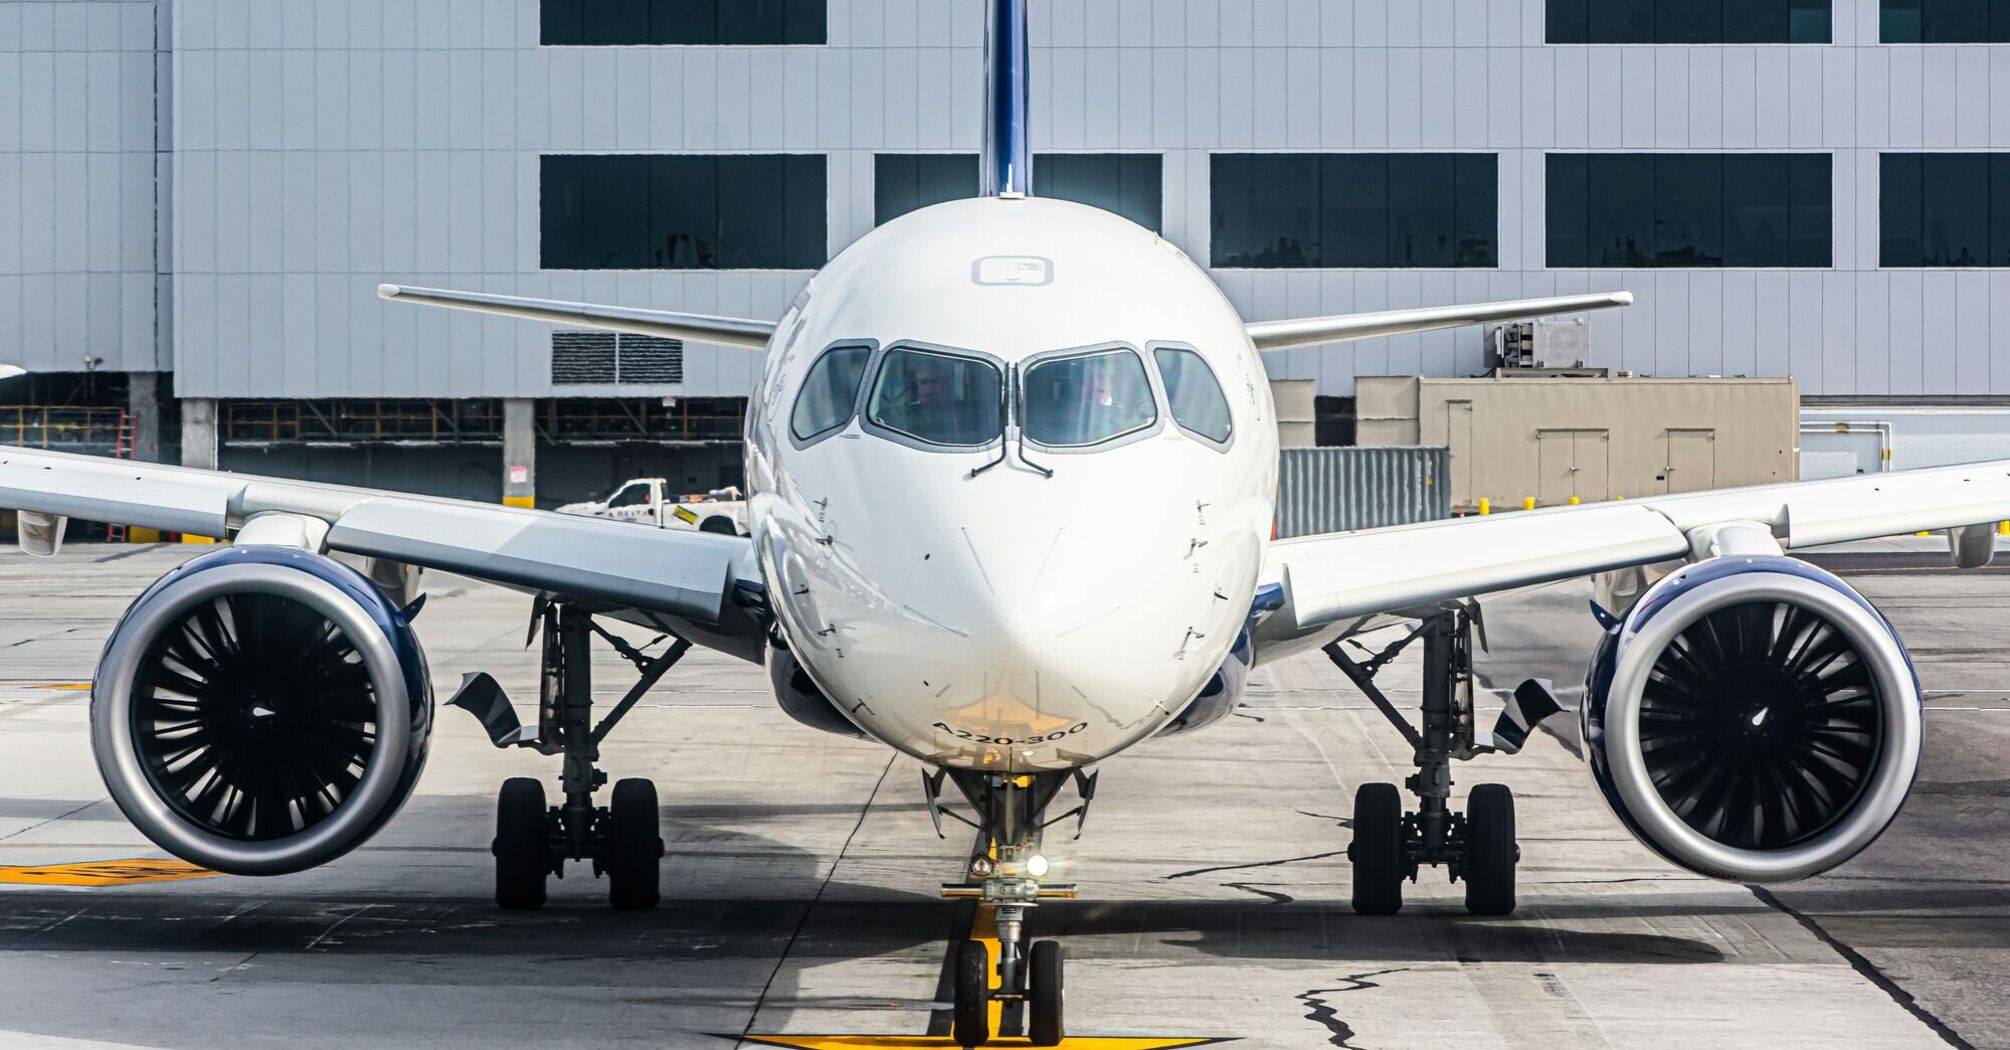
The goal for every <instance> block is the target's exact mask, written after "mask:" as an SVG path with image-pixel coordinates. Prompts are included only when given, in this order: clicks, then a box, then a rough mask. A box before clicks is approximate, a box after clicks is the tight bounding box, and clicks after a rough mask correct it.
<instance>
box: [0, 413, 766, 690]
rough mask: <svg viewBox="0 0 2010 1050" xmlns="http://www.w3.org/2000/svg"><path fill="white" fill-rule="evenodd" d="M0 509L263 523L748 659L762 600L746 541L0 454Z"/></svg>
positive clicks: (217, 532) (175, 526)
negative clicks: (635, 617)
mask: <svg viewBox="0 0 2010 1050" xmlns="http://www.w3.org/2000/svg"><path fill="white" fill-rule="evenodd" d="M0 507H7V508H13V509H16V510H21V511H29V512H35V513H37V514H41V515H48V516H53V517H59V518H71V517H75V518H83V519H87V520H91V521H108V522H119V523H121V524H127V525H139V526H145V527H149V528H156V529H160V530H162V531H166V532H184V533H192V534H195V535H201V536H214V537H219V538H221V537H227V536H231V535H233V534H235V533H238V532H240V531H241V530H243V529H245V528H246V527H248V526H251V525H253V523H254V522H256V521H260V520H261V519H263V520H264V521H268V522H271V523H272V524H275V525H280V526H282V527H281V528H280V529H279V530H278V531H279V533H280V534H283V535H285V536H287V537H288V540H287V542H290V543H295V544H297V545H299V546H303V547H306V548H308V549H313V550H318V551H322V552H329V551H333V552H342V553H346V554H351V555H356V556H359V557H364V558H372V559H377V560H379V561H383V562H388V563H392V564H401V565H414V566H422V567H425V568H430V569H438V570H443V571H447V572H454V573H459V574H461V575H464V576H471V577H474V578H476V579H481V580H487V581H490V582H493V583H499V584H503V585H505V586H509V587H514V588H517V589H520V590H526V591H532V592H539V593H550V594H556V595H564V596H567V597H570V598H575V599H579V600H582V601H586V602H591V603H596V604H598V605H600V606H603V607H606V608H609V609H611V610H631V611H634V612H637V613H642V614H646V616H647V617H648V618H649V622H657V621H659V620H660V621H662V622H664V623H666V624H667V625H671V626H674V627H676V628H677V629H678V633H679V634H683V635H686V636H687V637H690V638H691V639H692V640H693V641H697V642H699V643H701V644H705V645H707V646H709V647H712V648H716V649H720V650H722V651H725V652H728V653H731V654H732V655H735V656H740V657H742V658H744V659H749V660H754V661H758V660H759V659H760V650H761V645H762V632H763V629H764V628H763V625H762V624H761V622H760V615H759V614H758V611H756V612H750V611H749V610H750V608H751V609H755V610H758V609H759V608H760V607H761V606H762V605H763V602H764V593H763V591H762V587H761V584H760V573H759V571H758V568H757V567H756V565H755V563H754V556H753V550H752V544H751V542H750V541H748V540H747V539H746V538H744V537H738V536H721V535H715V534H712V533H701V532H695V531H685V530H681V529H652V528H647V527H644V526H640V525H637V524H635V523H632V522H619V521H609V520H606V519H602V518H587V517H576V516H572V515H565V514H553V513H550V512H548V511H536V510H525V509H520V508H516V507H504V506H494V505H490V504H486V503H473V502H468V501H465V500H449V499H436V498H432V497H426V496H412V495H405V494H401V493H392V492H381V491H376V490H371V489H359V488H348V487H344V486H339V485H321V484H314V483H311V482H302V481H290V480H284V479H279V478H265V477H257V476H252V475H243V474H226V473H220V472H216V471H207V470H194V469H189V468H184V467H171V466H162V465H157V464H151V463H135V462H133V461H131V460H120V459H106V458H103V457H99V456H81V455H73V454H69V453H63V452H45V451H41V450H37V449H26V448H14V447H4V446H0ZM268 535H271V533H268ZM59 542H60V533H59V532H57V533H56V534H55V535H54V537H53V541H50V542H44V543H42V544H41V545H40V549H39V550H36V551H35V552H36V553H52V552H53V550H54V549H55V547H56V545H57V543H59ZM23 546H24V547H29V548H30V549H34V548H35V545H33V544H30V543H28V542H24V544H23Z"/></svg>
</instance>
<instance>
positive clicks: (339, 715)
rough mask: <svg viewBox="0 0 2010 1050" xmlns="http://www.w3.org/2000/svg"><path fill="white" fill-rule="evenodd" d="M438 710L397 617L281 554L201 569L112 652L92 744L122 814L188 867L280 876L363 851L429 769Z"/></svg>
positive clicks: (128, 625)
mask: <svg viewBox="0 0 2010 1050" xmlns="http://www.w3.org/2000/svg"><path fill="white" fill-rule="evenodd" d="M432 707H433V698H432V691H431V687H430V685H429V684H428V680H427V675H426V664H425V656H424V654H423V653H421V651H420V649H419V643H418V639H417V638H416V637H415V636H414V635H413V633H412V628H411V625H410V623H409V622H408V620H407V617H406V615H405V613H404V612H403V611H402V610H400V609H399V608H398V607H397V606H395V605H394V604H392V602H391V601H390V600H389V599H388V598H387V597H386V596H385V595H384V593H383V592H382V591H380V590H379V589H378V588H377V587H375V586H374V585H372V584H371V583H370V581H369V580H368V579H366V578H365V577H364V576H363V575H362V574H361V573H358V572H356V571H355V570H353V569H351V568H349V567H348V566H346V565H343V564H341V563H340V562H337V561H335V560H333V559H331V558H327V557H324V556H322V555H319V554H314V553H311V552H308V551H304V550H299V549H295V548H291V547H280V546H262V545H261V546H238V547H231V548H228V549H224V550H220V551H217V552H215V553H212V554H206V555H203V556H201V557H198V558H195V559H194V560H192V561H189V562H188V563H186V564H184V565H182V566H181V567H180V568H177V569H175V570H174V571H172V572H170V573H168V574H167V575H165V576H163V577H161V578H160V579H159V580H157V581H156V582H155V583H154V584H153V586H151V587H149V588H148V589H147V591H146V593H144V594H142V595H141V596H140V598H139V600H138V601H136V602H134V603H133V605H132V607H131V608H130V609H128V610H127V611H126V614H125V616H124V617H123V618H122V619H121V620H120V621H119V625H118V627H117V628H116V629H115V630H114V631H113V632H112V637H111V639H110V640H109V641H108V642H107V643H106V646H105V652H104V655H103V656H102V657H101V658H100V660H99V663H98V672H97V677H96V678H95V679H94V680H93V682H92V686H91V743H92V749H93V751H95V752H96V755H97V760H98V770H99V772H100V773H101V774H102V775H103V776H104V779H105V785H106V787H108V788H109V789H110V790H111V793H112V798H113V799H114V800H115V801H116V802H117V803H118V805H119V808H120V809H121V810H123V811H125V814H126V816H127V818H128V819H130V820H131V821H132V822H133V823H134V824H135V825H137V826H138V827H139V829H140V830H141V831H142V832H144V833H145V834H146V836H147V837H148V838H150V839H152V840H153V841H154V842H155V843H157V844H158V845H159V846H160V847H161V848H162V849H165V850H167V851H169V852H171V853H173V854H175V855H176V856H178V857H181V858H183V859H184V860H187V861H189V862H191V863H194V864H199V865H202V866H203V867H206V868H212V869H215V870H217V871H225V872H230V873H232V874H237V875H280V874H285V873H287V872H294V871H300V870H303V869H305V868H311V867H313V866H315V865H317V864H322V863H325V862H327V861H329V860H332V859H334V858H336V857H339V856H341V855H342V854H344V853H347V852H349V851H350V850H352V849H354V848H356V847H357V846H359V845H361V844H362V843H363V841H364V840H366V839H368V838H369V837H370V836H371V835H372V834H374V833H376V831H377V830H378V829H379V828H381V827H383V826H384V823H385V822H386V821H388V820H390V818H391V816H392V814H394V813H396V812H397V810H398V808H399V807H400V806H401V805H403V804H404V801H405V799H406V798H407V797H409V796H410V795H411V793H412V787H413V785H414V784H415V783H416V782H417V780H418V776H419V770H420V768H421V767H422V766H423V765H424V764H425V759H426V750H427V745H428V743H429V739H430V736H431V730H432V717H433V716H432Z"/></svg>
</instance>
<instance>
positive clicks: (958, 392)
mask: <svg viewBox="0 0 2010 1050" xmlns="http://www.w3.org/2000/svg"><path fill="white" fill-rule="evenodd" d="M1002 396H1003V387H1002V381H1001V379H1000V378H999V374H998V369H997V367H996V366H994V365H992V364H991V363H990V362H989V361H982V360H978V359H976V358H971V357H955V356H952V355H949V354H938V353H931V352H929V351H925V350H909V349H898V350H892V351H889V352H888V353H887V355H886V357H885V359H884V360H883V361H882V362H881V363H880V366H879V378H878V379H876V380H874V381H873V387H872V398H871V401H870V403H869V404H868V406H867V408H866V418H867V419H869V420H871V421H872V422H874V423H876V424H878V425H880V426H882V427H885V428H887V429H888V430H897V431H899V432H901V433H903V434H906V435H908V436H910V437H915V438H919V439H920V440H922V441H926V442H929V443H931V444H936V445H982V444H985V443H987V442H989V441H992V440H993V439H995V438H997V437H998V436H999V435H1000V434H1001V433H1002V432H1003V429H1004V428H1003V426H1002V420H1001V419H1000V418H999V407H1000V401H1001V399H1002Z"/></svg>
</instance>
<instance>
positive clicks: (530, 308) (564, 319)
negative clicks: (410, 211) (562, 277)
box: [377, 284, 775, 350]
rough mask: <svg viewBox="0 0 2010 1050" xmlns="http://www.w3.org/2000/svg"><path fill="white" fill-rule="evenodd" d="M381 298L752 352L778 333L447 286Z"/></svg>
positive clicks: (383, 288) (699, 317)
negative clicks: (448, 288)
mask: <svg viewBox="0 0 2010 1050" xmlns="http://www.w3.org/2000/svg"><path fill="white" fill-rule="evenodd" d="M377 297H378V298H380V299H388V300H390V301H392V302H399V303H415V304H417V305H420V306H440V307H445V308H447V309H449V310H471V311H474V312H476V313H485V314H498V315H501V316H503V317H515V318H520V319H523V320H529V321H544V322H547V323H549V324H563V325H577V326H579V327H582V328H603V329H606V330H608V331H612V332H633V333H635V334H637V335H653V336H660V337H662V338H665V339H688V340H691V341H693V342H700V343H716V344H718V345H720V346H738V347H745V348H747V349H751V350H759V349H761V348H763V347H765V346H767V345H768V337H769V336H772V335H774V334H775V325H774V322H772V321H751V320H748V319H746V318H743V317H710V316H707V315H705V314H680V313H672V312H670V311H668V310H638V309H634V308H632V307H627V306H595V305H593V304H591V303H567V302H559V301H557V300H554V299H522V298H518V297H517V296H513V295H489V294H487V293H486V292H451V291H447V290H445V289H442V288H407V287H405V286H403V285H397V284H380V285H378V286H377Z"/></svg>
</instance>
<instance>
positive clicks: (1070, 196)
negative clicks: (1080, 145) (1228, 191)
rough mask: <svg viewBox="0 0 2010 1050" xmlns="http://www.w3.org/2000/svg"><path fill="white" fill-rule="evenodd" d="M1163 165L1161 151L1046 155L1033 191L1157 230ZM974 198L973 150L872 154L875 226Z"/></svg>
mask: <svg viewBox="0 0 2010 1050" xmlns="http://www.w3.org/2000/svg"><path fill="white" fill-rule="evenodd" d="M1163 169H1164V161H1163V159H1162V158H1161V157H1160V156H1159V155H1158V154H1156V153H1042V154H1039V155H1037V156H1035V157H1034V158H1033V193H1034V195H1036V196H1040V197H1053V198H1055V199H1056V200H1064V201H1075V202H1076V203H1079V204H1090V205H1094V206H1095V207H1098V208H1101V209H1103V210H1104V211H1111V212H1115V213H1117V214H1118V215H1121V216H1123V217H1124V218H1126V219H1129V220H1131V221H1132V222H1135V223H1137V224H1138V225H1140V226H1143V227H1145V228H1146V229H1149V230H1157V229H1159V227H1160V224H1161V223H1163V222H1164V215H1163V212H1164V204H1163V197H1164V183H1165V179H1164V175H1163ZM975 196H977V155H976V154H974V153H882V154H879V155H878V156H877V157H875V158H873V221H874V223H875V224H878V223H885V222H891V221H892V220H894V219H897V218H900V217H901V216H902V215H906V214H907V213H908V212H911V211H915V210H917V209H920V208H926V207H928V206H929V205H931V204H941V203H943V202H944V201H953V200H961V199H963V198H965V197H975Z"/></svg>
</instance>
